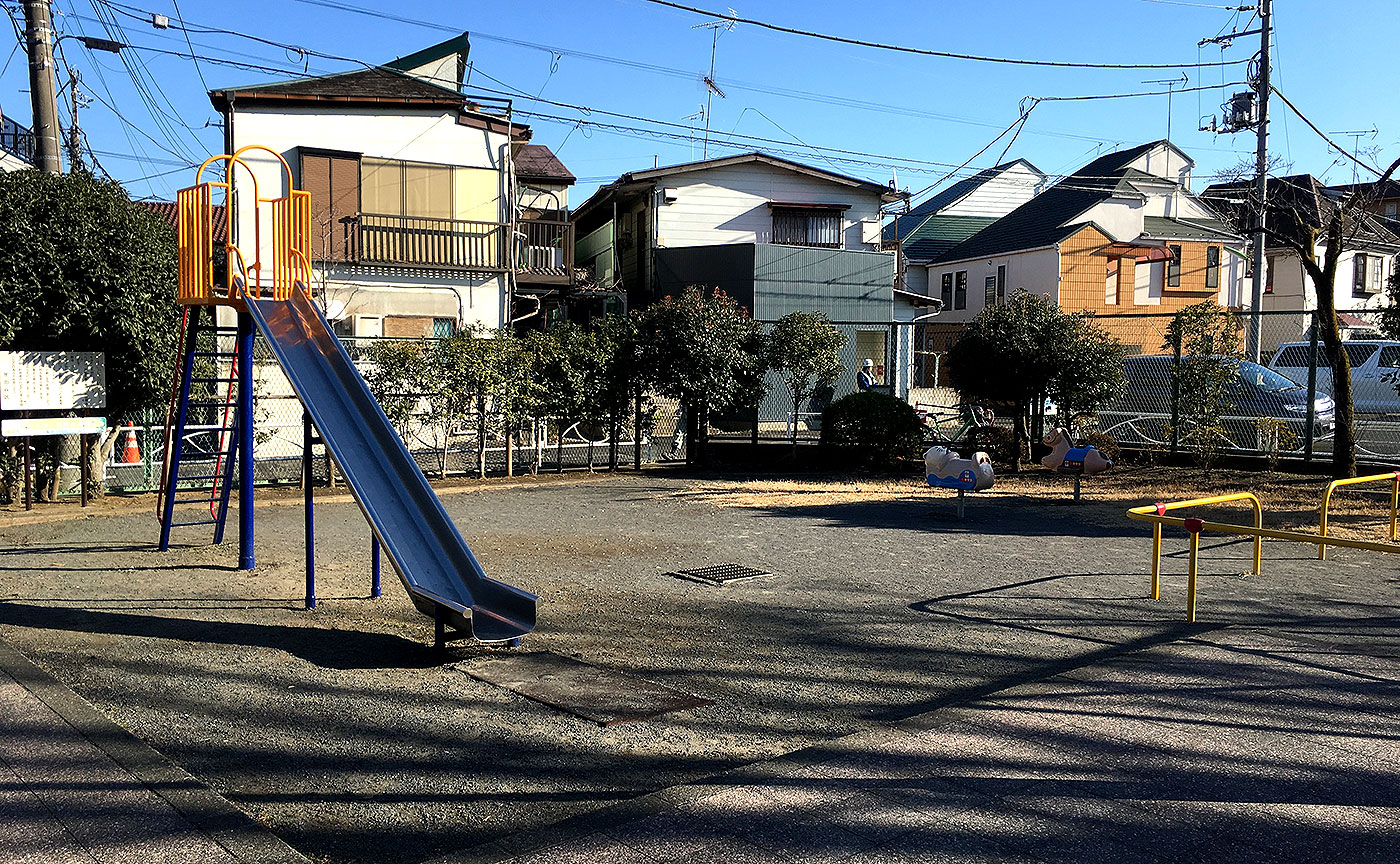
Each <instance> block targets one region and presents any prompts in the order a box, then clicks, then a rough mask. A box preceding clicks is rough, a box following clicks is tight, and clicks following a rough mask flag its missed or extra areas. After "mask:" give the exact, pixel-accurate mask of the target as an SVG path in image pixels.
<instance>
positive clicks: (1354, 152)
mask: <svg viewBox="0 0 1400 864" xmlns="http://www.w3.org/2000/svg"><path fill="white" fill-rule="evenodd" d="M1327 134H1328V135H1345V136H1347V137H1348V138H1350V139H1351V185H1353V186H1355V185H1356V183H1357V180H1358V179H1359V178H1358V177H1357V175H1356V160H1357V157H1358V156H1360V155H1361V139H1362V138H1370V139H1371V140H1372V141H1374V140H1376V136H1377V135H1378V134H1380V133H1379V130H1377V129H1376V127H1375V126H1374V125H1372V126H1371V128H1370V129H1350V130H1347V131H1343V132H1328V133H1327Z"/></svg>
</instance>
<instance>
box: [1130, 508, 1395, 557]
mask: <svg viewBox="0 0 1400 864" xmlns="http://www.w3.org/2000/svg"><path fill="white" fill-rule="evenodd" d="M1128 516H1129V518H1132V519H1137V520H1138V521H1139V522H1157V523H1160V524H1162V525H1177V526H1184V525H1185V524H1186V520H1185V519H1179V518H1177V517H1175V516H1158V515H1156V514H1142V513H1132V512H1129V514H1128ZM1201 526H1202V527H1203V528H1204V529H1205V530H1207V531H1216V532H1219V533H1221V534H1239V535H1241V536H1244V537H1268V538H1269V539H1271V540H1291V541H1293V542H1295V543H1307V544H1308V545H1310V546H1315V545H1317V544H1318V543H1325V544H1327V545H1328V546H1344V547H1346V548H1348V549H1367V550H1369V551H1371V552H1400V544H1396V543H1375V542H1372V541H1370V540H1348V539H1346V538H1344V537H1323V536H1321V535H1318V534H1309V533H1307V532H1304V531H1283V530H1280V529H1278V528H1251V527H1250V526H1248V525H1232V524H1230V523H1229V522H1208V521H1204V520H1202V522H1201Z"/></svg>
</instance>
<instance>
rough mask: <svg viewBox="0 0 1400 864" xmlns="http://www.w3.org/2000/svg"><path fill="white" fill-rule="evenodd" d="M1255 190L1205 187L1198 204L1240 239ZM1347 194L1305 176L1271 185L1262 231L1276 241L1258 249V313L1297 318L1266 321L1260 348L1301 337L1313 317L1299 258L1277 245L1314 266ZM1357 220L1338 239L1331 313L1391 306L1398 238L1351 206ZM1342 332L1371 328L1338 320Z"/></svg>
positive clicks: (1246, 184)
mask: <svg viewBox="0 0 1400 864" xmlns="http://www.w3.org/2000/svg"><path fill="white" fill-rule="evenodd" d="M1253 186H1254V184H1253V181H1243V182H1239V183H1217V184H1215V185H1214V186H1210V187H1208V188H1207V189H1206V190H1205V192H1204V193H1203V196H1204V197H1205V198H1206V200H1208V201H1209V202H1210V203H1211V204H1212V205H1213V206H1214V207H1215V208H1216V209H1217V210H1219V211H1220V212H1221V213H1224V214H1226V216H1227V218H1229V219H1230V220H1231V221H1232V222H1233V223H1234V224H1235V225H1236V226H1237V227H1238V228H1239V229H1240V230H1241V231H1246V230H1249V228H1250V226H1251V225H1252V224H1253V221H1254V216H1253V207H1254V205H1253V204H1252V199H1253ZM1347 194H1349V193H1348V190H1343V191H1340V192H1339V191H1335V190H1333V189H1329V188H1327V187H1325V186H1323V185H1322V182H1321V181H1320V180H1318V179H1317V178H1316V177H1314V176H1312V175H1311V174H1299V175H1295V176H1292V177H1271V178H1270V179H1269V186H1268V199H1267V200H1268V202H1269V217H1268V218H1269V221H1268V223H1266V224H1268V226H1269V227H1270V229H1271V230H1272V231H1273V232H1276V233H1275V236H1272V237H1267V238H1266V240H1265V243H1264V254H1265V258H1266V260H1267V262H1268V266H1267V268H1266V269H1265V273H1264V296H1263V303H1262V305H1261V308H1262V309H1264V310H1265V311H1266V312H1267V311H1277V312H1298V313H1300V314H1299V316H1297V317H1296V318H1295V317H1292V316H1282V317H1280V316H1269V319H1268V320H1267V322H1266V332H1265V337H1266V339H1265V341H1266V344H1265V348H1269V347H1271V345H1269V344H1267V343H1268V342H1269V341H1270V340H1269V339H1268V337H1269V336H1270V335H1271V334H1273V333H1276V338H1274V339H1273V340H1272V341H1273V342H1275V343H1276V342H1280V341H1288V340H1290V339H1296V338H1298V337H1299V335H1300V334H1306V333H1307V332H1308V327H1309V326H1310V321H1311V313H1312V312H1313V311H1315V310H1316V309H1317V288H1316V287H1315V286H1314V285H1313V283H1312V280H1311V279H1309V278H1308V276H1307V273H1306V271H1305V270H1304V269H1303V262H1302V260H1301V259H1300V258H1299V257H1298V252H1297V250H1296V249H1295V248H1294V247H1293V246H1291V245H1289V244H1288V243H1285V242H1282V241H1281V239H1280V238H1281V237H1288V238H1291V239H1292V240H1293V241H1294V242H1295V243H1297V244H1299V245H1302V246H1311V247H1312V248H1313V250H1314V251H1313V256H1314V260H1316V261H1318V262H1319V263H1320V262H1321V261H1322V260H1323V256H1324V254H1325V251H1326V245H1327V243H1326V236H1325V234H1324V233H1323V232H1324V226H1326V225H1328V224H1329V223H1330V222H1331V221H1332V217H1333V215H1334V214H1335V213H1336V212H1337V208H1338V207H1339V206H1343V201H1344V199H1345V197H1346V195H1347ZM1358 203H1359V202H1358ZM1368 203H1370V202H1368ZM1355 213H1356V216H1357V218H1355V219H1351V220H1349V221H1348V223H1347V225H1348V227H1347V229H1346V231H1345V234H1344V236H1343V238H1342V253H1341V256H1340V258H1338V261H1337V275H1336V281H1335V282H1334V284H1333V285H1332V286H1331V291H1332V299H1333V303H1334V304H1335V306H1334V308H1336V309H1340V310H1363V309H1377V308H1380V307H1381V306H1384V305H1387V304H1388V303H1389V302H1390V301H1389V299H1388V298H1387V295H1386V291H1385V286H1386V284H1387V282H1388V280H1389V279H1390V277H1391V274H1392V273H1393V272H1394V269H1395V264H1396V255H1397V253H1400V236H1397V235H1396V234H1395V233H1394V232H1393V231H1391V230H1390V229H1389V228H1387V227H1386V225H1385V222H1384V217H1383V216H1381V215H1377V214H1375V213H1374V212H1369V210H1368V208H1366V207H1365V206H1357V207H1356V208H1355ZM1342 325H1343V327H1344V328H1346V329H1353V330H1361V331H1368V330H1370V329H1371V328H1373V327H1374V325H1373V323H1372V322H1368V321H1365V320H1363V319H1361V318H1358V317H1356V316H1350V315H1349V316H1346V317H1344V318H1343V321H1342Z"/></svg>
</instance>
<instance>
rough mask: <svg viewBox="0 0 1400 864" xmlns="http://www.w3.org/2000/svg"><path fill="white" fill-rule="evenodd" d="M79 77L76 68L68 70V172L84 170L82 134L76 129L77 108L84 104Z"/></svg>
mask: <svg viewBox="0 0 1400 864" xmlns="http://www.w3.org/2000/svg"><path fill="white" fill-rule="evenodd" d="M79 79H80V76H79V75H78V70H77V69H69V70H68V87H69V93H68V96H69V98H71V99H72V100H73V122H72V123H70V124H69V125H68V170H69V171H70V172H74V171H82V170H85V169H84V168H83V142H82V136H81V133H80V132H79V131H78V108H79V107H86V106H85V105H83V102H82V99H83V94H82V91H81V90H79V89H78V81H79Z"/></svg>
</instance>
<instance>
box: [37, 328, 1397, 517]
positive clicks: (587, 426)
mask: <svg viewBox="0 0 1400 864" xmlns="http://www.w3.org/2000/svg"><path fill="white" fill-rule="evenodd" d="M1236 314H1237V315H1238V316H1239V325H1240V333H1241V334H1242V335H1241V338H1243V334H1245V333H1247V332H1248V327H1249V320H1248V318H1249V316H1248V313H1236ZM1378 314H1379V313H1378V312H1377V310H1374V309H1359V310H1347V311H1346V312H1344V313H1343V314H1342V318H1343V320H1344V322H1346V323H1345V328H1344V329H1345V333H1344V336H1345V339H1346V345H1347V348H1346V350H1347V352H1348V357H1349V359H1350V361H1351V365H1352V379H1353V390H1354V404H1355V409H1356V435H1357V442H1358V456H1359V457H1360V458H1361V459H1362V460H1363V461H1365V462H1372V463H1382V464H1400V392H1397V387H1400V342H1388V341H1386V340H1384V339H1383V338H1382V337H1381V334H1380V331H1379V330H1378V329H1377V325H1378ZM1172 317H1173V316H1172V314H1171V313H1141V314H1124V315H1100V316H1098V317H1097V318H1096V321H1097V322H1098V324H1099V325H1100V326H1102V327H1103V328H1104V329H1105V330H1107V331H1108V332H1109V333H1110V334H1112V335H1113V336H1114V337H1115V338H1116V339H1118V341H1119V342H1120V343H1121V344H1122V345H1123V346H1124V347H1125V349H1126V354H1127V358H1126V359H1125V363H1124V372H1125V377H1126V383H1125V385H1124V387H1123V389H1122V392H1121V393H1120V394H1119V396H1118V397H1117V398H1115V399H1114V401H1113V402H1111V403H1109V404H1108V405H1106V406H1103V407H1102V408H1101V410H1099V411H1098V412H1097V415H1096V416H1095V417H1093V418H1089V419H1087V420H1084V421H1081V422H1080V423H1079V428H1078V429H1076V432H1078V433H1079V434H1090V433H1100V434H1105V435H1109V436H1112V437H1113V438H1114V439H1115V440H1116V441H1117V442H1118V443H1119V444H1120V445H1121V446H1124V447H1128V448H1135V449H1141V450H1147V451H1159V452H1164V453H1183V452H1184V453H1189V452H1192V451H1193V450H1209V451H1211V452H1219V453H1228V454H1235V455H1254V456H1265V457H1270V458H1281V457H1289V458H1300V459H1304V460H1322V459H1326V458H1329V457H1330V454H1331V451H1332V441H1333V438H1334V434H1335V418H1336V411H1335V406H1334V405H1333V404H1332V402H1331V395H1332V381H1331V370H1330V368H1329V364H1328V361H1327V355H1326V350H1325V347H1324V346H1323V345H1322V344H1321V343H1320V341H1317V340H1316V339H1315V338H1314V335H1315V332H1316V331H1315V328H1314V327H1313V314H1312V313H1307V312H1264V313H1262V314H1261V332H1262V338H1261V352H1260V354H1261V363H1262V366H1263V367H1264V368H1262V369H1261V368H1255V367H1252V366H1248V365H1245V366H1243V367H1239V368H1238V369H1235V370H1232V375H1233V377H1231V380H1230V381H1228V382H1225V383H1224V384H1222V387H1223V395H1222V397H1221V398H1220V399H1218V400H1217V404H1216V407H1217V408H1218V410H1217V411H1215V412H1214V414H1213V415H1211V416H1206V415H1205V414H1203V413H1202V412H1201V411H1200V410H1198V406H1196V407H1193V404H1194V403H1192V399H1193V398H1194V391H1193V390H1192V386H1191V385H1190V384H1189V383H1188V384H1186V386H1185V387H1184V390H1185V392H1183V384H1184V382H1188V381H1189V380H1190V376H1191V375H1192V374H1193V373H1194V371H1196V369H1197V367H1198V366H1199V363H1198V362H1197V361H1195V360H1192V359H1191V358H1178V357H1177V356H1175V352H1174V351H1173V349H1172V347H1171V346H1170V343H1169V341H1168V339H1167V335H1166V334H1167V327H1168V325H1169V324H1170V322H1171V320H1172ZM833 324H834V326H836V327H837V329H838V330H840V331H841V333H842V334H843V335H844V336H845V339H844V342H843V347H842V348H841V349H840V352H839V360H840V364H841V370H842V371H841V374H840V376H839V377H838V379H837V380H836V381H835V382H834V383H833V384H832V385H831V386H828V387H825V388H822V389H820V390H818V391H817V392H815V393H813V394H811V395H810V396H808V397H806V398H804V399H803V400H802V401H801V402H800V403H799V404H798V405H796V406H794V405H793V400H792V396H791V393H790V391H789V390H788V388H787V386H786V385H785V384H784V383H783V381H782V379H781V378H780V377H779V376H778V375H776V374H773V373H769V374H768V376H767V378H766V380H765V384H764V391H763V396H762V399H761V400H760V402H759V405H758V408H757V411H755V410H753V409H752V408H750V409H747V410H741V411H731V412H727V413H713V414H711V416H710V423H709V429H708V433H709V436H710V437H711V438H712V439H714V440H726V439H728V440H751V441H759V442H771V441H788V440H792V439H793V437H796V439H797V441H798V442H800V443H815V442H816V441H817V440H818V439H819V438H820V436H821V414H822V411H823V410H824V409H825V408H826V406H827V405H829V404H830V403H831V402H832V401H833V400H835V399H838V398H840V397H841V396H844V395H846V394H848V393H852V392H854V391H855V390H856V373H857V372H858V371H859V370H860V368H861V366H862V364H863V362H864V361H865V360H866V359H869V360H871V361H872V366H873V369H874V378H875V380H876V382H877V383H876V389H879V390H882V391H884V392H888V393H890V394H892V395H894V396H896V397H898V398H901V399H904V400H906V401H908V402H909V403H910V404H912V405H913V406H914V407H915V408H916V409H917V410H918V411H919V413H920V415H921V417H922V418H923V420H924V423H925V428H926V429H927V430H928V433H929V438H930V440H936V441H947V442H959V443H966V441H967V438H968V436H969V434H970V433H971V432H972V430H973V429H975V428H976V427H978V426H981V425H987V424H988V423H992V422H994V423H995V424H996V425H1001V426H1007V425H1010V423H1011V422H1012V419H1013V418H1012V417H1011V416H1010V412H1009V411H1008V410H1007V409H1005V408H1004V407H1000V408H999V409H998V410H994V411H992V410H988V411H973V410H972V407H971V406H968V405H967V404H965V402H964V400H963V399H962V398H961V396H960V394H959V393H958V392H957V390H956V388H955V386H954V385H955V382H956V379H955V377H954V370H952V369H951V368H950V367H949V363H948V348H949V347H950V346H951V345H952V343H953V342H954V341H956V339H957V335H958V333H959V332H960V330H961V326H960V325H950V324H945V323H939V322H936V321H930V322H920V323H889V324H881V323H869V322H833ZM765 326H771V322H767V323H766V324H765ZM226 341H228V340H226ZM343 341H344V342H345V345H346V348H347V350H348V351H349V352H350V355H351V357H352V358H353V359H354V360H355V361H356V363H357V364H361V365H362V367H363V365H364V364H367V363H368V361H367V360H366V359H365V358H366V357H368V356H369V354H370V346H371V345H373V344H374V343H376V342H381V341H385V340H383V339H364V338H346V339H344V340H343ZM222 362H225V363H226V362H227V361H222ZM254 362H255V382H256V383H255V388H256V389H255V392H254V396H255V413H256V420H255V445H254V475H255V477H256V478H257V479H258V481H259V482H266V483H299V482H300V481H301V472H302V468H301V459H302V409H301V405H300V403H299V402H298V400H297V398H296V396H295V394H294V393H293V392H292V389H291V386H290V384H289V383H288V381H287V378H286V376H285V375H284V374H283V373H282V370H281V368H280V367H278V365H277V363H276V361H275V360H274V359H273V358H272V355H271V353H270V351H269V350H268V348H267V346H266V345H265V344H263V343H262V342H261V341H258V342H256V343H255V351H254ZM228 372H229V370H228V369H227V368H216V369H215V370H213V373H212V374H213V376H214V377H228ZM221 395H225V396H226V395H227V394H221ZM994 407H996V406H994ZM631 408H632V410H631V411H629V412H628V415H629V416H625V417H619V418H618V422H617V428H616V433H615V434H614V430H613V428H612V427H611V424H610V423H608V422H607V421H606V420H603V421H601V422H591V423H590V422H573V421H560V420H558V419H557V418H551V417H539V418H530V419H528V420H527V421H525V422H521V423H516V424H508V423H507V422H506V421H505V419H504V418H502V417H500V416H499V415H497V414H494V413H492V412H490V411H488V412H487V416H486V417H485V423H484V424H483V423H481V422H480V421H481V419H482V418H480V417H477V416H475V415H472V416H468V417H466V418H465V420H464V421H463V422H460V423H458V424H456V425H453V426H451V427H447V426H444V425H442V424H439V423H435V422H433V420H432V418H431V417H430V416H429V414H428V412H427V411H426V403H425V406H424V409H425V410H423V411H422V412H419V413H417V414H416V415H415V419H414V422H412V423H410V424H409V426H408V429H407V435H406V436H405V437H406V444H407V445H408V448H409V450H410V452H411V453H412V454H413V456H414V458H415V459H416V460H417V462H418V464H419V466H420V467H421V468H422V469H423V471H424V473H425V474H427V475H428V476H430V477H442V476H447V477H451V476H475V475H477V474H479V473H481V465H480V464H479V461H478V460H479V458H481V457H482V456H483V455H484V462H485V472H486V473H488V474H497V475H499V474H504V473H507V465H506V462H507V459H508V458H509V460H510V462H511V465H510V473H513V474H527V473H531V472H550V471H560V470H564V469H568V468H585V467H589V466H593V467H599V468H602V467H606V466H608V465H610V464H617V465H632V464H651V463H654V462H669V461H680V460H684V459H685V458H686V453H687V449H688V447H687V444H688V442H687V421H686V417H685V411H684V408H683V406H681V405H680V403H679V402H678V401H677V400H675V399H671V398H667V397H663V396H659V395H655V394H651V395H647V396H644V397H643V398H642V400H641V401H640V404H639V405H634V406H631ZM206 413H208V415H209V416H208V417H203V418H196V419H199V420H200V421H201V422H198V423H195V424H192V425H191V428H190V430H189V433H188V435H189V439H188V440H187V442H186V443H187V446H188V451H189V452H193V453H195V454H200V453H202V454H206V455H205V456H204V459H203V462H201V461H200V460H199V459H198V458H195V459H189V457H187V460H186V466H187V468H186V470H182V474H186V473H188V472H190V471H194V472H197V473H200V474H205V473H209V472H208V471H207V470H205V469H209V468H216V467H217V464H218V463H217V456H216V455H215V454H217V453H218V452H219V451H220V449H221V447H220V440H219V436H220V435H221V433H220V431H219V430H220V427H221V426H222V425H223V420H222V417H221V416H220V415H219V412H218V409H206ZM1207 413H1209V412H1207ZM1058 419H1059V418H1058V417H1057V415H1056V411H1055V406H1054V405H1047V406H1045V423H1046V424H1051V425H1053V424H1055V423H1056V422H1057V421H1058ZM638 421H640V422H638ZM483 426H484V436H483V434H482V430H483ZM508 430H509V431H508ZM128 436H132V437H133V438H134V441H135V444H136V450H135V451H132V450H130V449H129V448H128V447H127V437H128ZM164 448H165V418H164V417H163V416H156V415H155V414H154V413H152V414H149V415H147V416H145V417H141V418H134V422H133V424H132V425H131V426H130V427H129V430H128V431H126V432H123V433H122V437H121V438H120V439H119V440H118V441H117V442H116V446H115V447H113V448H112V456H111V458H110V459H109V461H108V464H107V466H106V481H105V482H106V485H107V487H108V488H109V489H114V490H126V491H139V490H150V489H155V488H157V487H158V486H159V484H160V472H161V460H162V459H163V457H164ZM314 449H315V454H314V456H315V459H314V465H315V472H316V477H317V480H318V481H320V482H324V481H325V480H326V478H327V475H328V473H329V472H330V471H331V470H332V467H333V466H331V465H330V463H329V460H328V458H327V456H326V454H325V452H324V448H323V447H321V446H319V445H317V446H316V447H315V448H314ZM135 453H139V457H134V454H135ZM508 453H509V456H508ZM128 460H131V461H128ZM205 462H207V463H209V464H204V463H205ZM69 474H72V475H73V476H72V482H71V483H70V482H66V481H67V478H68V475H69ZM64 477H65V483H64V486H75V484H76V479H77V469H76V466H72V470H71V471H65V473H64ZM335 479H336V480H337V481H338V480H339V478H338V477H337V478H335Z"/></svg>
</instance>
